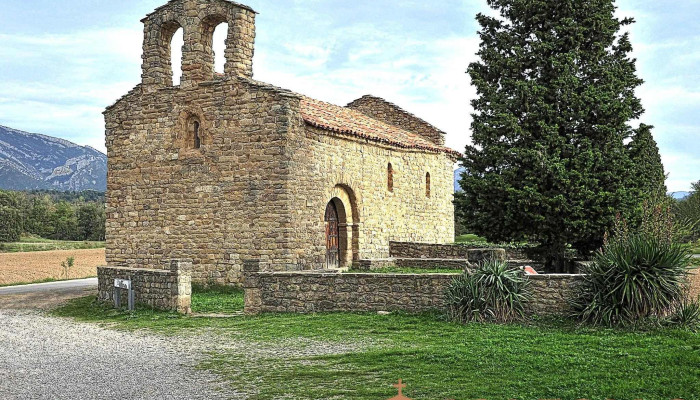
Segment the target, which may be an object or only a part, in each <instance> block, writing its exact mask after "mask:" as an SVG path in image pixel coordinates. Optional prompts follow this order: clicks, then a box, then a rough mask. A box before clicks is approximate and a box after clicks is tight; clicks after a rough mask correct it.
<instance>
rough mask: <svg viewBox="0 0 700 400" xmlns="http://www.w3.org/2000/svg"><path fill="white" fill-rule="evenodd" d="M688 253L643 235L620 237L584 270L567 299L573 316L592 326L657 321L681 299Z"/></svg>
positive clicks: (667, 242) (664, 241)
mask: <svg viewBox="0 0 700 400" xmlns="http://www.w3.org/2000/svg"><path fill="white" fill-rule="evenodd" d="M689 264H690V255H689V253H688V251H687V250H686V249H685V247H683V246H682V245H679V244H675V243H671V242H669V241H666V240H664V239H663V238H660V237H655V236H653V235H649V234H633V235H623V236H621V237H619V238H617V239H615V240H612V241H610V242H608V243H606V245H605V246H604V247H603V249H602V250H600V251H598V252H597V253H596V255H595V257H594V259H593V262H592V263H591V264H589V265H588V266H587V267H584V271H583V272H584V273H585V274H586V275H585V278H584V281H583V282H582V284H581V285H580V286H578V294H577V296H575V297H574V299H573V300H572V304H571V305H572V308H573V310H574V313H575V316H576V317H577V318H578V319H580V320H582V321H584V322H588V323H592V324H595V325H598V324H600V325H608V326H612V325H627V324H631V323H636V322H638V321H641V320H643V319H645V318H648V317H659V318H663V317H665V316H667V315H669V314H670V313H671V312H673V311H674V310H675V308H676V307H677V306H678V304H679V303H680V301H681V300H682V299H683V296H684V285H685V283H686V277H687V272H688V266H689Z"/></svg>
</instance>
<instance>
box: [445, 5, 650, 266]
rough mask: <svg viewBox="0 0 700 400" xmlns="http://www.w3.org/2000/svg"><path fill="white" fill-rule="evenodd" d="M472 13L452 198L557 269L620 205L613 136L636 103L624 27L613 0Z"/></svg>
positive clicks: (623, 198) (594, 240)
mask: <svg viewBox="0 0 700 400" xmlns="http://www.w3.org/2000/svg"><path fill="white" fill-rule="evenodd" d="M488 4H489V6H490V7H492V8H493V9H495V10H497V11H498V12H499V13H500V17H498V18H497V17H490V16H486V15H483V14H479V15H478V16H477V20H478V22H479V24H480V25H481V30H480V32H479V34H480V37H481V45H480V49H479V53H478V55H479V56H480V61H479V62H475V63H472V64H471V65H470V66H469V70H468V72H469V75H470V76H471V79H472V84H473V85H475V86H476V89H477V93H478V97H477V98H476V99H475V100H473V101H472V106H473V108H474V110H475V113H474V115H473V117H474V118H473V123H472V142H473V145H470V146H467V148H466V151H465V156H464V159H463V165H464V167H465V168H466V173H465V174H463V176H462V179H461V185H462V188H463V189H464V192H463V193H462V194H460V195H459V196H458V197H457V201H456V203H457V206H458V207H460V212H461V213H462V215H464V216H465V217H466V218H467V221H468V223H469V224H470V227H471V228H472V229H473V230H475V231H476V233H479V234H480V235H483V236H485V237H487V238H488V239H490V240H493V241H512V240H529V241H533V242H537V243H539V244H540V245H541V249H542V250H544V253H543V255H544V256H545V260H546V261H547V264H548V266H549V268H550V269H553V270H557V271H562V270H564V269H565V268H564V266H565V262H564V259H565V254H566V252H567V249H568V248H569V247H573V248H574V249H577V250H579V251H580V252H589V251H591V250H594V249H596V248H598V247H599V246H600V245H601V243H602V239H603V235H604V232H605V231H606V230H607V229H608V227H610V226H611V225H612V222H613V220H614V217H615V214H616V213H618V212H621V213H622V214H623V215H625V216H626V215H627V214H628V213H631V212H632V210H633V208H634V206H635V204H636V202H637V201H636V199H635V198H634V191H633V190H630V172H631V161H630V158H629V155H628V152H627V149H626V148H625V144H624V141H625V140H626V139H628V138H629V137H631V135H632V133H633V129H632V127H631V126H630V125H629V122H630V121H631V120H633V119H637V118H638V117H639V116H640V115H641V114H642V112H643V109H642V105H641V102H640V100H639V99H638V98H637V97H636V96H635V93H634V91H635V88H636V87H638V86H639V85H641V84H642V80H641V79H639V78H638V77H637V76H636V69H635V60H634V59H632V58H630V56H629V53H630V52H631V51H632V46H631V44H630V40H629V35H628V34H627V33H620V31H621V30H622V28H624V27H625V26H626V25H629V24H631V23H633V22H634V21H633V20H632V19H623V20H620V19H617V18H616V17H615V16H614V12H615V6H614V4H613V0H488Z"/></svg>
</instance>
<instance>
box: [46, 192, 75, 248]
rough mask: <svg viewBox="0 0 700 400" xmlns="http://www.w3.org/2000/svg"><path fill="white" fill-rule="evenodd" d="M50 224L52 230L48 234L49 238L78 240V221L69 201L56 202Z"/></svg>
mask: <svg viewBox="0 0 700 400" xmlns="http://www.w3.org/2000/svg"><path fill="white" fill-rule="evenodd" d="M51 224H52V225H53V227H54V232H53V233H52V234H51V235H50V238H51V239H56V240H79V239H81V238H80V234H79V232H78V221H77V219H76V214H75V211H74V210H73V207H71V205H70V203H68V202H66V201H60V202H58V204H56V209H55V211H54V213H53V214H52V215H51Z"/></svg>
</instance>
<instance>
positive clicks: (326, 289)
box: [243, 261, 581, 315]
mask: <svg viewBox="0 0 700 400" xmlns="http://www.w3.org/2000/svg"><path fill="white" fill-rule="evenodd" d="M243 267H244V280H243V287H244V288H245V312H246V313H248V314H258V313H264V312H291V313H314V312H329V311H349V312H364V311H408V312H420V311H427V310H440V309H444V307H445V290H446V289H447V287H448V286H449V285H450V283H451V282H452V279H454V277H455V275H454V274H363V273H353V274H327V273H320V272H259V263H258V262H256V261H245V262H244V264H243ZM580 278H581V276H580V275H531V276H528V279H530V280H531V282H532V290H533V295H534V296H533V297H534V298H533V300H532V302H531V303H530V305H529V310H528V311H529V312H531V313H535V314H538V315H551V314H560V313H563V312H566V309H567V302H566V301H565V298H567V297H568V296H570V293H571V289H572V288H573V286H574V285H575V284H576V282H577V281H578V280H579V279H580Z"/></svg>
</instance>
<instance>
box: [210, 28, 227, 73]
mask: <svg viewBox="0 0 700 400" xmlns="http://www.w3.org/2000/svg"><path fill="white" fill-rule="evenodd" d="M227 37H228V23H226V22H222V23H220V24H219V25H217V26H216V28H214V34H213V35H212V46H211V47H212V52H213V53H214V73H216V74H223V73H224V66H225V65H226V40H227V39H226V38H227Z"/></svg>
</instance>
